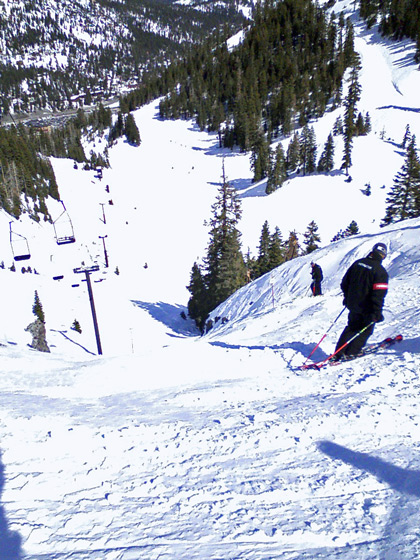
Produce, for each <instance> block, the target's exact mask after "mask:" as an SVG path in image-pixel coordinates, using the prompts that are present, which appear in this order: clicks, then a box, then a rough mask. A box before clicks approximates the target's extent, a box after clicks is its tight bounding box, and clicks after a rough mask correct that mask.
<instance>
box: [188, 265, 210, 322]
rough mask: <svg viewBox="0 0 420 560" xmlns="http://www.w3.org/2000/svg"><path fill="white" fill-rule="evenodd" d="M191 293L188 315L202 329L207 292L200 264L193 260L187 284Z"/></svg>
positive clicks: (205, 314) (205, 312) (205, 311)
mask: <svg viewBox="0 0 420 560" xmlns="http://www.w3.org/2000/svg"><path fill="white" fill-rule="evenodd" d="M187 289H188V291H189V292H190V294H191V297H190V299H189V300H188V315H189V316H190V317H191V319H194V321H195V323H196V325H197V326H198V328H199V329H200V330H201V331H203V329H204V324H205V320H206V317H207V314H208V308H207V307H208V306H207V293H206V287H205V285H204V279H203V275H202V273H201V268H200V266H199V265H198V264H197V263H196V262H195V263H194V265H193V267H192V269H191V276H190V283H189V284H188V286H187Z"/></svg>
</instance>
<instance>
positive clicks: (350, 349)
mask: <svg viewBox="0 0 420 560" xmlns="http://www.w3.org/2000/svg"><path fill="white" fill-rule="evenodd" d="M370 322H371V318H370V317H366V315H361V314H360V313H352V312H351V311H350V313H349V317H348V320H347V326H346V327H345V329H344V330H343V332H342V333H341V336H340V338H339V339H338V342H337V345H336V347H335V349H336V350H338V349H339V348H341V346H343V344H345V343H346V342H347V341H348V340H350V339H351V338H353V337H354V336H355V335H356V334H357V333H358V332H360V331H361V330H362V329H363V328H364V327H366V326H367V325H369V323H370ZM374 328H375V325H371V326H370V327H369V328H368V329H366V330H365V331H363V332H362V334H359V335H358V336H356V338H355V339H354V340H353V341H352V342H350V343H349V344H347V346H345V347H344V348H343V349H342V350H341V351H340V352H338V353H337V354H336V356H338V357H340V356H344V355H345V356H353V355H355V354H358V353H359V352H360V350H361V349H362V348H363V346H364V345H365V344H366V341H367V339H368V338H369V337H370V336H371V334H372V333H373V330H374Z"/></svg>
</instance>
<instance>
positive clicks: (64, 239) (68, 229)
mask: <svg viewBox="0 0 420 560" xmlns="http://www.w3.org/2000/svg"><path fill="white" fill-rule="evenodd" d="M60 202H61V204H62V205H63V212H62V213H61V214H60V215H59V216H58V218H57V219H56V220H54V222H53V226H54V233H55V240H56V242H57V245H66V244H68V243H74V242H75V241H76V238H75V236H74V230H73V224H72V222H71V219H70V216H69V213H68V212H67V210H66V207H65V206H64V202H63V201H62V200H60Z"/></svg>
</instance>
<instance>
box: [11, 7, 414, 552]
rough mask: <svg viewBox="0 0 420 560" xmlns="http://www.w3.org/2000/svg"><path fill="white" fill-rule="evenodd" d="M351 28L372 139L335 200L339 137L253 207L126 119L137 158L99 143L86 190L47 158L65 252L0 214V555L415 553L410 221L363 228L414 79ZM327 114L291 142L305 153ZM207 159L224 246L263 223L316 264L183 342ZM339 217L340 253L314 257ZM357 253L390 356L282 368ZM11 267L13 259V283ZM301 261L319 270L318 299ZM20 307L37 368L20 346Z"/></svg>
mask: <svg viewBox="0 0 420 560" xmlns="http://www.w3.org/2000/svg"><path fill="white" fill-rule="evenodd" d="M350 4H351V3H350V2H349V1H346V2H345V1H341V2H337V3H336V4H335V9H336V10H340V9H344V8H346V6H347V5H349V6H350ZM348 13H350V14H351V15H352V17H353V18H354V23H355V28H356V32H357V39H356V47H357V49H358V51H359V53H360V55H361V59H362V64H363V71H362V74H361V83H362V87H363V92H362V99H361V102H360V107H359V108H360V110H363V111H369V112H370V115H371V118H372V128H373V130H372V133H371V134H370V135H369V136H368V137H360V138H357V139H355V142H354V151H353V167H352V168H351V170H350V173H351V176H352V179H353V180H352V182H351V183H348V182H346V180H345V179H346V177H345V175H344V174H343V173H341V171H339V169H340V166H341V153H342V148H341V147H340V144H339V140H337V145H336V152H335V153H336V170H335V171H334V172H332V173H331V174H330V175H328V176H326V175H317V176H307V177H297V178H293V179H291V180H290V181H288V183H286V184H285V186H284V187H283V188H281V189H279V190H278V191H276V192H275V193H274V194H273V195H270V196H265V195H264V194H263V193H264V190H265V185H264V184H261V185H252V184H251V176H252V174H251V171H250V167H249V156H248V155H245V154H239V153H234V152H230V151H229V150H220V149H219V148H218V140H217V137H216V136H215V135H208V134H205V133H203V132H199V131H198V130H197V128H196V127H195V126H194V125H193V124H192V123H188V122H179V121H177V122H173V121H171V122H163V121H160V120H159V119H158V118H157V116H156V115H157V112H158V102H155V103H152V104H151V105H149V106H146V107H143V108H142V109H140V110H139V111H137V112H136V113H135V118H136V122H137V125H138V127H139V130H140V134H141V138H142V144H141V146H140V147H139V148H134V147H132V146H129V145H128V144H126V143H124V142H122V141H120V142H119V143H118V144H117V145H116V146H114V147H113V148H112V149H111V150H110V155H109V157H110V162H111V168H110V169H107V170H104V173H103V178H102V179H99V178H98V177H96V176H95V174H94V172H90V171H89V172H88V171H82V170H81V169H74V167H73V162H71V161H64V160H55V161H54V169H55V172H56V176H57V181H58V185H59V190H60V193H61V196H62V200H63V202H64V203H65V208H66V209H67V211H68V215H67V214H66V215H64V216H63V215H62V212H63V207H62V206H61V205H59V204H58V203H56V205H55V206H53V205H51V207H50V212H51V214H52V216H53V217H54V219H56V220H57V222H56V227H57V226H58V225H60V227H63V230H62V231H67V232H69V227H70V226H69V222H68V217H70V219H71V224H72V227H73V229H74V234H75V237H76V242H75V243H73V244H67V245H57V243H56V241H55V237H54V228H53V226H52V225H51V224H47V223H40V224H36V223H35V222H30V221H29V220H28V219H27V217H26V216H23V217H22V219H21V220H19V221H16V220H11V218H10V216H8V215H6V214H5V213H3V212H2V213H0V261H3V262H4V265H5V268H4V269H0V281H1V286H2V294H3V300H2V314H1V316H0V342H1V344H2V346H1V347H0V356H1V363H2V368H1V374H0V376H1V377H0V402H1V404H2V415H1V418H0V435H1V446H0V453H1V455H0V558H1V559H2V560H3V559H4V560H12V559H13V560H18V559H19V560H24V559H28V560H29V559H30V560H41V559H43V560H47V559H48V560H63V559H69V560H70V558H71V559H72V560H85V559H89V560H96V559H97V560H128V559H130V560H133V559H135V560H137V559H138V560H140V559H141V560H143V559H144V560H153V559H157V558H159V559H170V560H174V559H176V560H181V559H182V560H192V559H197V560H198V559H200V560H202V559H206V560H216V559H223V560H230V559H231V560H272V559H274V558H275V559H276V560H277V559H285V560H292V559H293V560H296V559H299V560H315V559H317V560H318V559H325V560H332V559H338V558H339V559H340V560H354V559H355V558H357V559H360V560H361V559H363V560H377V559H380V560H417V559H418V558H419V555H420V540H419V535H418V515H419V512H420V502H419V497H420V491H419V479H420V455H419V449H420V448H419V438H420V427H419V425H420V415H419V412H418V392H419V390H420V384H419V380H418V374H419V371H420V335H419V329H418V326H419V321H420V311H419V310H420V292H419V289H418V285H419V276H420V245H419V234H420V219H415V220H408V221H405V222H402V223H400V224H396V225H391V226H387V227H386V228H380V227H379V223H380V221H381V219H382V218H383V217H384V214H385V199H386V196H387V193H388V192H389V189H390V188H391V186H392V181H393V177H394V175H395V174H396V173H397V172H398V171H399V170H400V168H401V166H402V164H403V161H404V153H403V150H402V149H401V147H400V143H401V140H402V138H403V135H404V131H405V127H406V125H407V124H409V125H410V129H411V131H412V133H413V134H416V135H417V138H420V107H419V104H418V103H419V102H418V93H417V92H418V91H419V87H420V72H419V71H418V70H417V68H416V67H415V66H414V65H413V64H412V63H411V58H410V54H412V47H411V45H410V44H407V43H398V44H394V43H390V42H387V41H384V40H382V39H381V38H380V37H379V36H377V35H376V34H375V30H372V31H367V30H366V29H365V28H364V26H363V25H362V24H361V23H360V22H358V21H357V20H356V13H353V12H352V11H349V12H348ZM338 114H339V111H336V112H334V113H330V114H327V115H326V116H325V117H324V118H323V119H321V120H320V121H318V122H316V123H311V124H313V126H314V128H315V130H316V135H317V140H318V143H319V146H320V147H321V146H322V145H323V144H324V142H325V139H326V137H327V135H328V133H329V131H330V130H331V128H332V124H333V123H334V121H335V119H336V118H337V115H338ZM284 142H285V144H286V143H287V140H285V141H284ZM98 143H99V140H98ZM223 162H224V165H225V169H226V175H227V178H228V179H229V181H230V182H231V183H232V184H233V185H235V187H236V188H237V189H238V192H239V193H240V194H241V200H242V209H243V217H242V220H241V222H240V224H239V227H240V229H241V231H242V241H243V248H244V250H245V251H246V249H247V248H248V247H249V248H250V251H251V253H254V254H256V248H257V246H258V242H259V236H260V232H261V228H262V225H263V223H264V221H265V220H268V222H269V225H270V229H271V230H273V229H274V227H275V226H278V227H279V228H280V230H281V231H282V233H283V237H286V236H287V235H288V233H289V231H291V230H293V229H295V230H296V231H297V232H299V234H300V235H302V234H303V233H304V231H305V230H306V228H307V226H308V224H309V222H310V221H312V220H314V221H315V222H316V223H317V224H318V226H319V232H320V235H321V241H322V247H321V248H320V249H319V250H317V251H316V252H315V253H313V254H312V255H310V256H305V257H300V258H298V259H296V260H293V261H291V262H289V263H287V264H285V265H283V266H281V267H279V268H278V269H276V270H274V271H272V272H271V273H269V274H267V275H265V276H263V277H261V278H259V279H258V280H257V281H255V282H253V283H250V284H249V285H247V286H245V287H244V288H242V289H241V290H239V291H238V292H237V293H236V294H234V295H233V296H232V297H231V298H229V300H227V301H226V302H225V303H224V304H222V306H220V307H219V308H218V309H217V310H215V312H214V314H213V316H214V317H216V316H219V317H221V318H222V317H225V318H226V319H227V321H224V322H223V324H222V320H220V321H217V322H216V324H215V327H214V328H213V329H212V330H211V331H210V332H209V333H208V334H207V335H205V336H202V337H200V336H199V335H198V334H197V331H196V329H195V327H194V325H193V324H192V323H191V322H190V321H189V320H184V319H182V317H181V311H185V309H186V304H187V301H188V297H189V293H188V291H187V289H186V285H187V284H188V282H189V275H190V270H191V267H192V264H193V262H194V261H195V260H200V259H201V258H202V257H203V256H204V254H205V249H206V245H207V242H208V227H207V226H206V225H205V221H206V220H208V219H209V218H210V215H211V209H210V208H211V204H212V203H213V202H214V199H215V195H216V190H217V186H218V184H219V183H220V180H221V175H222V163H223ZM368 183H369V184H370V185H371V188H372V194H371V196H369V197H368V196H366V195H365V194H363V193H362V192H361V191H362V190H364V188H365V186H366V184H368ZM352 220H356V222H357V223H358V225H359V228H360V231H361V234H360V235H358V236H354V237H351V238H347V239H345V240H342V241H338V242H335V243H330V240H331V238H332V237H333V236H334V235H335V234H336V233H337V232H338V231H339V230H340V229H343V228H345V227H347V226H348V224H349V223H350V222H351V221H352ZM10 222H11V224H10ZM10 228H11V231H12V241H13V242H12V244H10V241H9V239H10ZM378 241H382V242H385V243H386V244H387V246H388V249H389V254H388V257H387V259H386V260H385V261H384V265H385V267H386V268H387V270H388V271H389V274H390V289H389V293H388V295H387V298H386V305H385V312H384V315H385V321H384V322H383V323H380V324H379V325H378V326H377V327H376V331H375V333H374V334H373V336H372V339H371V340H372V341H376V340H380V339H382V338H384V337H386V336H389V335H393V334H397V333H401V334H402V335H403V337H404V340H403V341H402V342H400V343H399V344H398V345H395V346H393V347H392V348H390V349H388V350H384V351H382V352H380V353H379V354H377V355H375V356H370V357H369V356H367V357H365V358H360V359H359V360H356V361H354V362H349V363H347V364H341V365H338V366H336V367H334V368H332V367H331V368H328V369H326V370H323V371H322V372H317V371H312V370H310V371H306V372H302V371H299V372H298V371H296V370H295V369H294V366H297V365H299V364H301V363H302V362H303V361H305V359H306V357H307V356H308V355H309V354H310V352H311V351H312V349H313V348H314V346H315V345H316V344H317V343H318V342H319V340H320V339H321V337H322V336H323V335H324V333H325V332H326V331H327V330H328V329H330V330H329V331H328V335H327V336H326V337H325V340H324V341H323V342H322V344H321V345H320V347H319V349H318V350H317V351H316V352H315V353H314V355H313V357H314V358H315V359H321V358H323V357H326V356H327V355H328V354H329V353H330V352H331V351H332V349H333V348H334V346H335V343H336V340H337V337H338V336H339V334H340V332H341V330H342V329H343V327H344V325H345V323H346V319H345V314H342V315H341V316H340V317H339V318H338V320H336V319H337V317H338V315H339V313H340V312H341V310H342V309H343V306H342V296H341V293H340V288H339V284H340V280H341V278H342V276H343V274H344V272H345V270H346V269H347V267H348V266H349V265H350V264H351V263H352V262H353V261H354V260H355V259H356V258H358V257H360V256H364V255H366V254H367V253H368V252H369V250H370V249H371V247H372V245H373V244H374V243H376V242H378ZM12 249H13V250H14V251H15V254H16V252H17V253H18V254H20V255H23V254H28V255H30V259H27V260H21V261H17V262H15V266H16V272H12V271H11V270H9V268H10V267H11V265H12V262H13V254H12ZM105 250H106V255H105ZM106 259H107V261H108V263H109V266H108V267H106V266H105V263H106ZM311 260H316V262H319V263H320V264H321V266H322V268H323V270H324V275H325V280H324V283H323V290H324V295H323V296H322V297H318V298H313V297H311V296H310V295H309V291H308V287H309V284H310V266H309V263H310V261H311ZM96 264H97V265H99V270H98V271H97V272H92V274H91V279H92V287H93V294H94V301H95V307H96V313H97V317H98V324H99V332H100V337H101V342H102V348H103V355H101V356H98V352H97V345H96V340H95V335H94V330H93V324H92V317H91V309H90V304H89V298H88V293H87V287H86V283H85V282H83V279H84V276H85V275H84V274H83V273H79V274H77V273H75V272H74V270H75V269H78V268H80V267H83V266H87V267H91V266H93V265H96ZM28 266H30V267H31V271H32V272H25V273H23V272H22V267H24V268H25V270H26V269H27V267H28ZM35 270H36V272H37V273H36V274H35V272H34V271H35ZM117 272H118V274H117ZM61 277H62V278H61ZM35 290H36V291H37V293H38V294H39V297H40V300H41V302H42V305H43V309H44V312H45V318H46V327H47V341H48V343H49V345H50V349H51V353H49V354H43V353H38V352H35V351H33V350H32V349H31V348H29V346H28V344H30V342H31V337H30V335H29V333H28V332H25V327H26V326H27V325H28V324H29V323H30V322H31V321H32V320H33V313H32V305H33V302H34V293H35ZM75 319H77V320H78V321H79V322H80V325H81V327H82V333H77V332H75V331H74V330H72V329H71V325H72V323H73V321H74V320H75ZM335 320H336V322H335V323H334V321H335ZM331 325H332V327H331ZM330 327H331V328H330Z"/></svg>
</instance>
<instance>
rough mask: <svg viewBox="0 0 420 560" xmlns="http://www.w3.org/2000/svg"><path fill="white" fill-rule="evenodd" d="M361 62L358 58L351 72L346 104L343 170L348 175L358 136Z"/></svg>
mask: <svg viewBox="0 0 420 560" xmlns="http://www.w3.org/2000/svg"><path fill="white" fill-rule="evenodd" d="M359 70H360V60H359V58H358V57H357V58H356V61H355V64H354V66H353V68H352V70H351V72H350V77H349V90H348V93H347V97H346V99H345V102H344V107H345V114H344V153H343V164H342V166H341V167H342V169H345V170H346V175H348V173H349V168H350V167H351V164H352V161H351V152H352V147H353V137H354V136H355V134H356V105H357V102H358V101H359V99H360V94H361V87H360V84H359Z"/></svg>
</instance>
